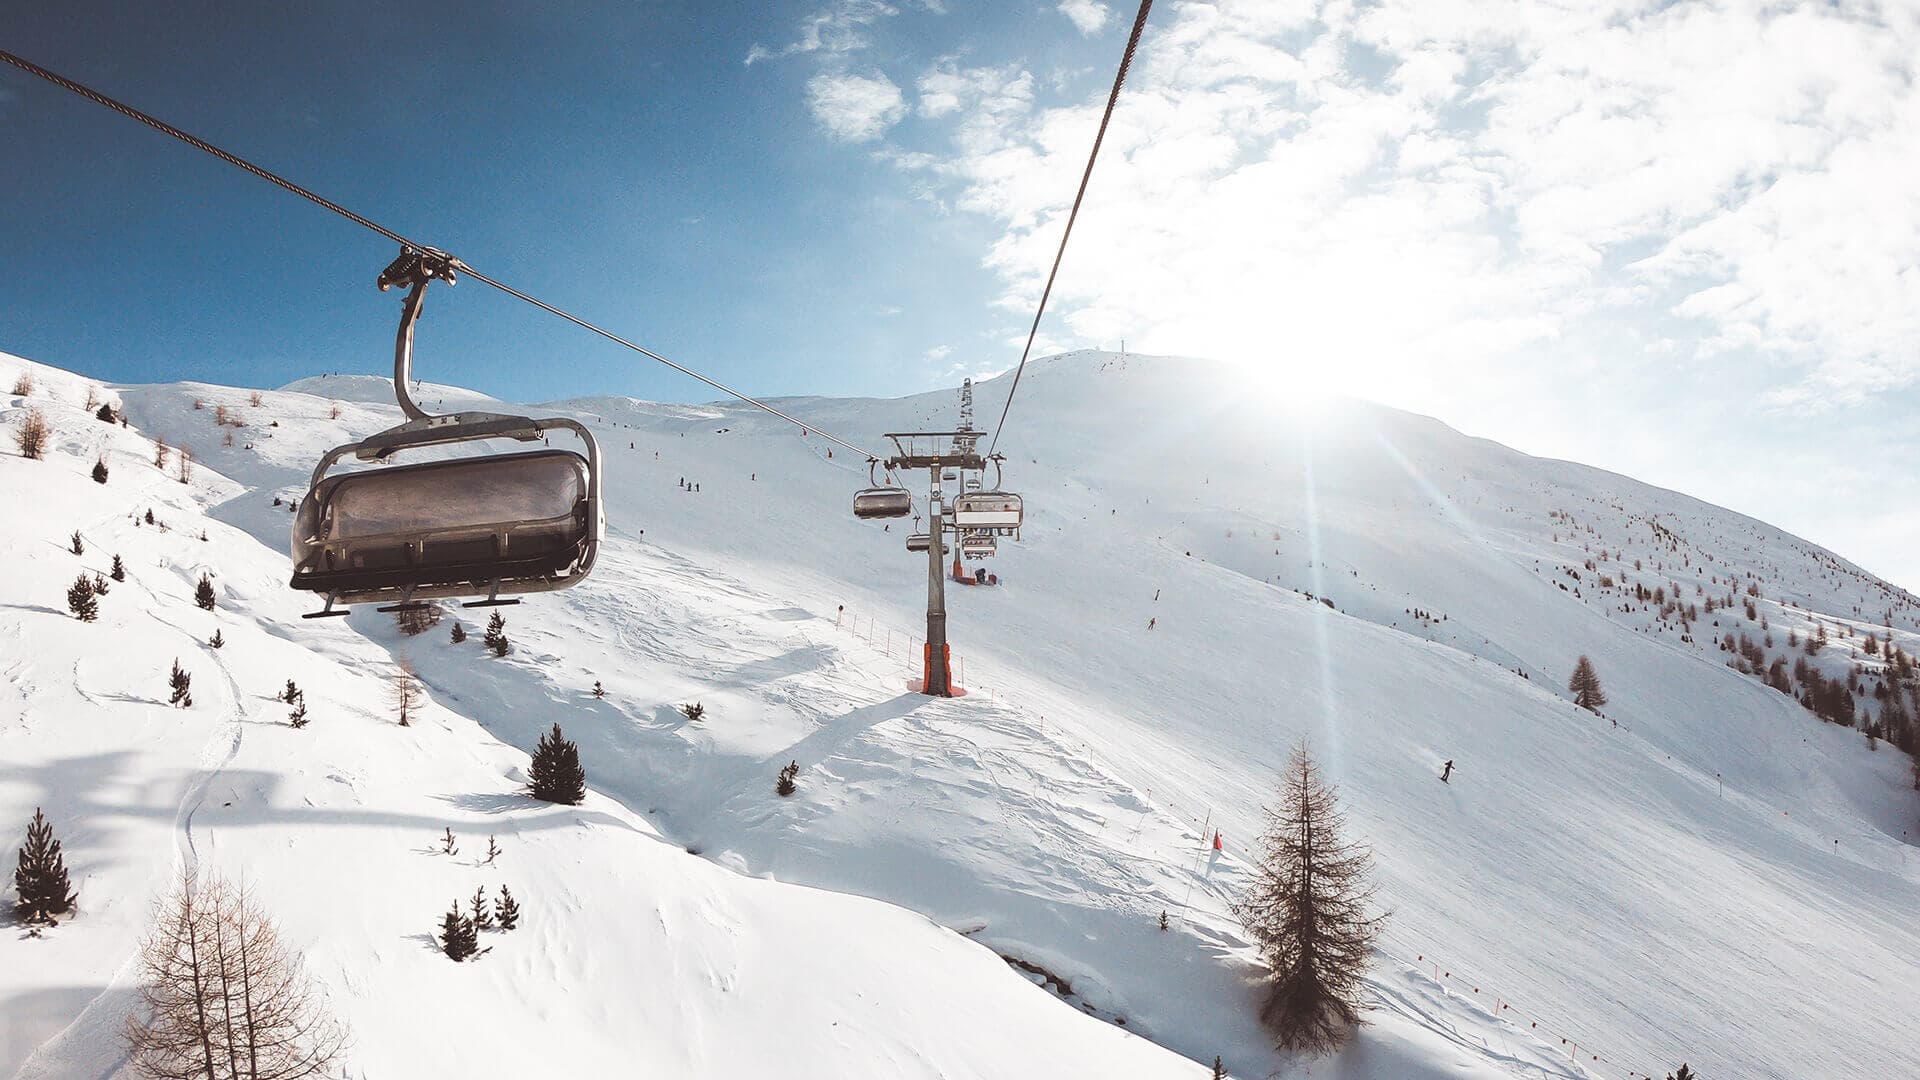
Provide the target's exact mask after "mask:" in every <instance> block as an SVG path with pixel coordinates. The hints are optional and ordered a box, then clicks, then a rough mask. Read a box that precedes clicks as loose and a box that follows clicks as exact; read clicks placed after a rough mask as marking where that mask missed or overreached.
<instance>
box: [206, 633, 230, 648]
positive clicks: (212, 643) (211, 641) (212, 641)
mask: <svg viewBox="0 0 1920 1080" xmlns="http://www.w3.org/2000/svg"><path fill="white" fill-rule="evenodd" d="M226 643H227V639H226V638H225V637H223V636H221V634H220V631H218V630H215V631H214V632H213V636H212V637H210V638H208V639H207V647H208V648H211V649H217V648H219V647H220V646H222V645H225V644H226Z"/></svg>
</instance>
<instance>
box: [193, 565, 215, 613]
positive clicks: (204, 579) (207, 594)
mask: <svg viewBox="0 0 1920 1080" xmlns="http://www.w3.org/2000/svg"><path fill="white" fill-rule="evenodd" d="M193 602H194V603H196V604H198V605H200V609H201V610H202V611H212V610H213V603H214V595H213V579H212V578H210V577H208V576H207V575H205V574H201V575H200V584H198V585H196V586H194V588H193Z"/></svg>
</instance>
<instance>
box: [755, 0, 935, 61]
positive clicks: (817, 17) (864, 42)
mask: <svg viewBox="0 0 1920 1080" xmlns="http://www.w3.org/2000/svg"><path fill="white" fill-rule="evenodd" d="M929 7H930V8H931V9H932V10H935V11H938V10H940V9H939V8H938V7H935V6H933V5H931V4H930V5H929ZM898 12H899V9H897V8H895V7H892V6H891V5H889V4H886V3H884V2H882V0H833V2H832V3H830V4H828V5H827V6H826V7H824V8H822V9H820V10H819V11H817V12H815V13H814V14H813V15H812V16H811V17H809V18H808V19H807V21H806V22H804V23H802V24H800V35H799V36H798V37H796V38H795V39H794V40H793V41H791V42H788V43H787V44H786V45H783V46H781V47H780V48H778V49H770V48H768V47H766V46H764V45H758V44H756V45H754V46H753V47H752V48H751V49H748V50H747V61H746V62H747V64H748V65H749V66H751V65H753V64H756V63H759V62H760V61H762V60H774V59H778V58H780V57H783V56H793V55H796V54H804V53H824V54H827V55H830V56H838V55H842V54H845V53H850V52H857V51H859V50H861V49H864V48H867V47H868V46H869V45H871V44H872V43H873V41H872V38H871V37H870V36H869V33H868V28H869V27H871V26H872V25H873V24H874V23H876V22H878V21H880V20H881V19H883V18H886V17H887V16H890V15H895V14H898Z"/></svg>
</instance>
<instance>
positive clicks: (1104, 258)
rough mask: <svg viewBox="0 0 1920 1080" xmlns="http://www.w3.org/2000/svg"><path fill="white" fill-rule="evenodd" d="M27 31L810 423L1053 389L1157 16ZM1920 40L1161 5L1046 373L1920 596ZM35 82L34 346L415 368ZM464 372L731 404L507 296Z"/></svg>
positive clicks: (1656, 16) (149, 356)
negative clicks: (1830, 553)
mask: <svg viewBox="0 0 1920 1080" xmlns="http://www.w3.org/2000/svg"><path fill="white" fill-rule="evenodd" d="M560 10H561V11H562V13H561V14H558V15H556V14H553V13H552V9H548V8H541V7H538V6H529V5H461V6H458V7H445V6H442V7H435V6H431V5H429V6H425V7H421V6H394V5H382V6H375V5H339V4H321V5H222V6H218V7H216V6H213V5H204V6H200V5H170V6H167V7H166V8H165V9H164V11H162V10H161V9H158V8H149V9H145V10H143V9H141V8H137V7H134V6H131V5H109V4H99V3H87V2H82V3H60V4H55V3H49V2H46V0H24V3H16V4H15V5H14V6H13V7H12V8H10V9H9V12H8V14H7V15H6V16H5V17H4V20H3V21H0V40H4V41H5V43H6V47H7V48H9V49H11V50H13V51H15V52H19V53H22V54H24V55H26V56H28V57H30V58H33V59H36V60H38V61H39V62H41V63H44V64H46V65H48V66H49V67H52V68H55V69H57V70H61V71H64V72H66V73H68V74H70V75H72V76H74V77H76V78H78V79H80V80H81V81H83V82H90V83H93V84H95V85H97V86H98V87H100V88H101V89H102V90H104V91H106V92H108V93H111V94H117V95H120V96H122V97H124V98H126V99H127V100H129V101H131V102H133V103H134V104H136V105H139V106H140V107H142V108H145V109H147V110H148V111H150V112H153V113H155V114H156V115H158V116H161V117H163V118H165V119H168V120H170V121H172V122H174V123H176V124H179V125H180V126H182V127H185V128H187V129H189V130H192V131H195V132H198V133H201V134H203V135H205V136H206V137H208V138H210V139H211V140H213V141H214V142H216V143H219V144H222V145H225V146H227V147H228V148H230V149H232V150H234V151H235V152H238V153H240V154H242V155H244V156H248V157H251V158H254V159H256V160H258V161H259V162H260V163H262V164H264V165H266V166H268V167H270V168H273V169H276V170H279V171H281V172H283V173H285V174H286V175H288V176H289V177H292V178H294V179H296V180H299V181H301V182H303V183H306V184H308V185H310V186H312V187H314V188H316V189H317V190H319V191H321V192H322V193H324V194H327V195H329V196H331V197H332V198H334V199H336V200H338V201H340V202H342V203H344V204H346V205H348V206H351V207H354V208H357V209H360V210H362V211H363V212H365V213H368V214H369V215H370V216H373V217H375V218H378V219H380V220H382V221H384V222H387V223H389V224H390V225H391V226H392V227H393V228H395V229H397V230H398V231H400V232H402V233H405V234H408V235H410V236H415V237H417V238H419V239H421V240H422V241H424V242H427V243H432V244H435V245H437V246H440V247H443V248H446V249H447V250H450V251H452V252H453V253H455V254H456V255H458V256H460V257H461V258H463V259H465V260H467V261H468V262H470V263H472V264H473V265H475V266H476V267H478V268H481V269H483V270H485V271H487V272H488V273H490V274H492V275H494V276H497V277H500V278H503V279H505V280H507V281H509V282H511V283H513V284H515V285H517V286H519V287H521V288H524V289H526V290H528V291H530V292H533V293H536V294H538V295H541V296H544V297H546V298H548V299H550V300H552V301H554V302H556V303H559V304H561V305H562V306H565V307H569V308H571V309H573V310H575V311H577V312H579V313H580V314H582V315H584V316H586V317H588V318H591V319H594V320H596V321H599V322H601V323H603V324H605V325H606V326H608V327H610V328H611V329H614V330H616V331H618V332H621V333H624V334H626V335H627V336H629V337H632V338H633V339H635V340H637V341H640V342H641V343H643V344H645V345H647V346H649V347H651V348H654V349H656V350H658V351H661V352H663V353H666V354H668V355H670V356H672V357H674V358H676V359H678V360H681V361H683V362H686V363H688V364H690V365H692V366H695V367H698V368H701V369H702V370H705V371H708V372H709V373H711V374H713V375H714V376H716V377H718V378H721V379H722V380H724V381H728V382H731V383H733V384H734V385H737V386H739V387H740V388H742V389H744V390H748V391H750V392H756V393H762V394H797V393H821V394H882V395H884V394H901V393H908V392H912V391H917V390H924V389H928V388H931V387H935V386H943V385H953V384H954V383H956V382H957V381H958V379H959V377H960V376H961V375H963V374H984V373H987V372H992V371H996V370H1001V369H1004V368H1005V367H1007V366H1008V365H1009V364H1011V363H1012V361H1013V360H1014V359H1015V358H1016V357H1017V356H1018V353H1019V345H1020V338H1021V337H1022V336H1023V334H1024V332H1025V329H1026V322H1027V319H1028V318H1029V317H1030V313H1031V311H1032V305H1033V302H1034V300H1035V299H1036V298H1037V296H1038V294H1039V288H1040V284H1041V282H1042V281H1043V280H1044V277H1045V273H1046V268H1047V265H1048V263H1049V262H1050V260H1051V257H1052V254H1053V246H1054V244H1055V243H1056V242H1057V238H1058V235H1059V228H1060V224H1061V221H1062V219H1063V217H1064V213H1065V210H1066V205H1067V203H1068V202H1069V200H1070V199H1071V196H1072V192H1073V188H1074V184H1075V182H1076V181H1077V179H1078V176H1079V169H1080V166H1081V164H1082V163H1083V161H1084V158H1085V154H1086V149H1087V144H1088V140H1089V138H1090V135H1091V132H1092V129H1093V126H1094V124H1095V122H1096V121H1097V118H1098V110H1099V107H1100V105H1101V103H1102V102H1103V100H1104V96H1105V89H1106V86H1107V84H1108V82H1109V80H1110V78H1111V72H1112V67H1113V64H1114V62H1115V59H1116V57H1117V53H1118V52H1119V49H1120V46H1121V43H1122V42H1123V40H1124V37H1125V33H1126V29H1127V24H1128V22H1129V19H1130V15H1131V10H1130V7H1128V6H1125V5H1122V4H1120V3H1116V2H1113V0H1031V2H1025V3H1005V2H1000V3H967V2H964V0H799V2H791V3H778V4H765V5H732V4H708V3H683V2H673V0H660V2H648V3H627V4H611V3H601V4H578V5H567V6H565V7H564V8H563V9H560ZM1916 57H1920V9H1916V8H1915V7H1914V6H1913V5H1910V4H1901V5H1884V4H1876V3H1872V2H1869V0H1834V2H1824V0H1822V2H1813V0H1806V2H1794V0H1688V2H1682V3H1673V2H1670V0H1589V2H1582V3H1557V2H1552V0H1513V2H1512V3H1507V4H1499V5H1494V4H1485V3H1478V2H1471V0H1364V2H1361V0H1161V2H1160V3H1159V4H1158V5H1157V6H1156V9H1155V11H1154V16H1153V21H1152V22H1151V23H1150V25H1149V29H1148V32H1147V36H1146V39H1145V42H1144V44H1143V46H1142V49H1141V53H1140V57H1139V61H1138V62H1137V64H1136V66H1135V69H1134V74H1133V77H1132V78H1131V80H1130V81H1129V85H1128V92H1127V94H1126V96H1125V97H1124V98H1123V99H1122V107H1121V109H1120V111H1119V113H1118V114H1117V116H1116V118H1115V124H1114V128H1113V130H1112V132H1111V133H1110V135H1109V140H1108V143H1107V147H1106V149H1105V151H1104V156H1103V158H1102V162H1101V168H1100V171H1099V173H1098V174H1097V175H1096V176H1095V178H1094V184H1093V187H1092V189H1091V190H1090V192H1089V197H1088V204H1087V207H1086V211H1085V213H1084V214H1083V217H1082V219H1081V222H1080V225H1079V226H1078V227H1077V229H1076V233H1075V239H1074V247H1073V250H1072V251H1070V252H1069V254H1068V257H1067V262H1066V265H1065V267H1064V268H1063V271H1062V277H1061V280H1060V285H1059V288H1058V289H1057V290H1056V293H1055V296H1054V306H1053V310H1052V312H1051V313H1050V315H1049V321H1048V323H1047V325H1046V327H1045V328H1044V329H1043V334H1042V342H1041V345H1042V348H1043V350H1044V349H1049V348H1064V347H1076V346H1108V347H1111V346H1114V345H1117V344H1118V343H1119V342H1120V341H1121V340H1122V339H1124V340H1126V341H1127V343H1128V344H1129V346H1130V347H1132V348H1134V349H1136V350H1138V351H1150V352H1159V353H1172V354H1181V355H1189V356H1205V357H1211V358H1214V359H1216V360H1220V361H1223V362H1226V363H1230V364H1235V365H1238V366H1239V367H1240V368H1241V369H1242V370H1243V371H1244V372H1245V374H1246V378H1247V380H1248V383H1249V386H1250V388H1251V390H1252V391H1253V392H1265V393H1270V394H1273V395H1276V396H1286V397H1297V396H1299V395H1301V394H1308V393H1316V392H1322V391H1325V392H1345V393H1355V394H1358V395H1360V396H1364V397H1369V398H1373V399H1375V400H1379V401H1383V402H1385V403H1386V404H1390V405H1395V406H1399V407H1402V408H1409V409H1413V410H1416V411H1419V412H1424V413H1428V414H1431V415H1434V416H1438V417H1439V418H1441V419H1443V420H1445V421H1447V422H1449V423H1451V424H1453V425H1454V426H1456V427H1458V428H1460V429H1462V430H1464V431H1467V432H1469V433H1471V434H1475V435H1483V436H1487V437H1490V438H1494V439H1498V440H1500V441H1502V442H1506V443H1508V444H1510V445H1513V446H1516V447H1518V448H1520V449H1523V450H1526V451H1529V452H1532V453H1539V454H1547V455H1551V456H1557V457H1565V458H1570V459H1574V460H1579V461H1584V462H1587V463H1590V464H1595V465H1599V466H1602V467H1606V468H1610V469H1615V470H1617V471H1620V472H1624V473H1628V474H1630V475H1633V476H1636V477H1639V478H1641V479H1644V480H1648V481H1651V482H1654V483H1658V484H1663V485H1666V486H1669V487H1675V488H1678V489H1681V490H1684V491H1688V492H1690V493H1692V494H1696V495H1699V496H1701V497H1703V498H1706V499H1709V500H1711V501H1714V502H1717V503H1720V504H1722V505H1726V506H1730V507H1733V508H1735V509H1739V510H1743V511H1746V512H1748V513H1751V514H1754V515H1756V516H1759V517H1763V518H1766V519H1767V520H1769V521H1772V522H1774V523H1776V524H1778V525H1781V526H1783V527H1785V528H1787V529H1789V530H1792V531H1795V532H1798V533H1800V534H1802V535H1804V536H1807V537H1809V538H1810V539H1813V540H1816V541H1818V542H1820V543H1822V544H1825V545H1827V546H1829V547H1832V548H1834V549H1836V550H1838V551H1840V552H1841V553H1843V554H1845V555H1847V556H1849V557H1851V558H1854V559H1856V560H1857V561H1859V562H1861V563H1862V564H1864V565H1866V566H1867V567H1868V568H1869V569H1872V570H1875V571H1876V572H1879V573H1882V574H1885V575H1888V576H1890V577H1893V578H1894V579H1895V580H1898V581H1901V582H1904V583H1906V584H1908V585H1910V586H1920V469H1916V468H1915V467H1914V462H1915V461H1916V459H1917V458H1920V425H1917V424H1916V423H1915V421H1914V419H1913V418H1914V417H1915V416H1916V415H1920V346H1916V344H1915V343H1916V342H1920V255H1917V254H1916V253H1920V187H1916V185H1914V184H1913V183H1912V175H1913V171H1914V170H1913V165H1914V162H1916V161H1920V88H1917V84H1916V63H1917V61H1916ZM29 82H30V80H29V79H28V78H27V77H26V76H24V75H22V74H19V73H15V72H12V71H10V70H9V71H0V130H4V132H5V142H4V144H3V145H4V146H5V148H6V161H5V163H4V164H5V168H6V169H7V174H6V183H4V184H0V238H3V240H4V245H5V247H4V251H0V349H5V350H7V351H10V352H15V353H19V354H23V355H27V356H31V357H33V358H35V359H39V360H45V361H47V362H50V363H56V364H62V365H65V366H70V367H77V368H80V369H82V370H86V371H88V372H90V373H94V374H97V375H100V376H103V377H107V378H111V379H118V380H129V381H133V380H143V379H152V380H163V379H178V378H189V377H191V378H203V379H207V380H212V381H222V382H231V383H243V384H255V385H277V384H279V383H281V382H284V381H287V380H290V379H292V378H294V377H297V376H300V375H304V374H309V373H311V372H314V371H319V370H328V371H332V370H341V371H354V370H358V371H378V370H381V369H382V368H383V367H384V366H385V365H386V363H387V356H388V350H389V348H390V344H389V342H390V338H391V334H392V323H393V318H394V311H395V299H394V298H393V297H392V296H383V295H381V294H379V293H377V292H375V291H374V289H373V288H372V284H371V283H372V281H373V279H374V277H375V275H376V274H377V273H378V271H379V270H380V268H381V267H382V266H384V265H385V263H386V262H387V261H388V259H389V258H390V257H391V256H392V254H393V252H392V251H390V250H389V245H388V244H387V243H386V242H385V241H382V240H380V239H378V238H377V237H374V236H373V235H371V234H367V233H364V232H362V231H360V230H358V229H356V228H354V227H352V226H350V225H348V224H346V223H343V222H341V221H338V220H336V219H333V218H331V217H330V216H328V215H325V214H324V213H323V212H322V211H320V210H318V209H317V208H314V207H311V206H308V205H305V204H303V203H301V202H299V201H297V200H295V199H293V198H292V197H290V196H287V195H285V194H283V193H280V192H277V191H275V190H273V189H271V188H269V187H267V186H266V185H264V184H262V183H261V182H260V181H257V180H255V179H253V178H251V177H248V176H246V175H244V174H241V173H238V172H236V171H234V170H231V169H228V168H225V167H222V166H220V165H219V164H218V163H217V162H214V161H212V160H210V159H207V158H205V157H204V156H202V155H200V154H197V153H195V152H193V151H191V150H190V149H188V148H186V147H182V146H179V145H175V144H172V143H170V142H169V141H168V140H165V139H164V138H162V137H161V136H159V135H157V134H154V133H151V132H147V131H145V130H143V129H141V128H139V127H137V126H136V125H134V124H132V123H131V122H129V121H127V120H125V119H123V118H120V117H117V116H115V115H113V114H111V113H108V112H106V111H104V110H102V109H99V108H98V107H96V106H92V105H90V104H88V103H86V102H83V101H81V100H79V99H77V98H73V97H71V96H68V95H65V94H63V93H61V92H58V91H56V90H54V89H53V88H51V87H46V86H42V85H39V84H38V83H33V84H32V85H29ZM422 335H423V336H422V348H421V375H422V377H424V378H427V379H431V380H436V381H446V382H457V383H464V384H467V385H472V386H475V387H478V388H480V389H483V390H487V391H490V392H494V393H497V394H500V395H502V396H505V397H509V398H521V399H548V398H556V397H563V396H574V395H582V394H607V393H613V394H631V395H635V396H640V397H650V398H662V399H701V398H705V397H707V396H709V395H708V394H707V392H706V391H705V390H704V389H703V388H701V387H698V386H697V385H695V384H691V383H689V382H688V381H686V380H685V379H684V378H683V377H680V376H677V375H674V374H672V373H670V372H665V371H662V370H660V369H657V368H653V367H649V366H647V364H646V363H645V362H644V361H642V360H639V358H636V357H633V356H631V355H630V354H626V353H624V352H622V351H620V350H618V349H616V348H615V347H613V346H611V345H608V344H605V343H602V342H600V341H598V340H597V339H594V338H592V337H590V336H588V335H586V334H585V333H584V332H582V331H579V330H577V329H576V328H573V327H570V326H568V325H566V324H564V323H561V322H559V321H557V320H554V319H552V318H551V317H547V316H544V315H542V314H540V313H538V312H535V311H532V310H529V309H526V308H524V307H522V306H521V305H519V304H517V303H516V302H514V301H511V300H510V299H509V298H506V297H503V296H501V295H498V294H496V293H494V292H492V291H491V290H488V289H486V288H485V287H484V286H477V285H474V284H471V283H469V284H463V285H461V286H459V287H457V288H456V289H454V290H451V291H450V292H448V291H437V295H436V296H434V297H433V299H432V300H431V302H430V305H429V309H428V321H427V322H426V323H425V324H424V325H423V329H422Z"/></svg>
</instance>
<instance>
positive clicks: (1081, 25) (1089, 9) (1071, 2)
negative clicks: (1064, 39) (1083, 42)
mask: <svg viewBox="0 0 1920 1080" xmlns="http://www.w3.org/2000/svg"><path fill="white" fill-rule="evenodd" d="M1059 11H1060V14H1062V15H1065V16H1066V17H1067V18H1069V19H1071V20H1073V25H1074V28H1075V29H1077V30H1079V31H1080V32H1081V33H1082V34H1086V35H1088V36H1092V35H1094V34H1097V33H1099V32H1100V28H1101V27H1103V26H1105V25H1107V16H1108V15H1110V14H1112V13H1111V12H1109V11H1108V10H1107V5H1105V4H1103V3H1101V2H1100V0H1060V8H1059Z"/></svg>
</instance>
